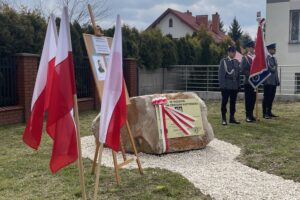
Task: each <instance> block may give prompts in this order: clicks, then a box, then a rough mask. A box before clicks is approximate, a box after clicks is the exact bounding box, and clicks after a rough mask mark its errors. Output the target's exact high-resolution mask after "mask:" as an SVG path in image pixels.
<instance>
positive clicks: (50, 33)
mask: <svg viewBox="0 0 300 200" xmlns="http://www.w3.org/2000/svg"><path fill="white" fill-rule="evenodd" d="M56 44H57V30H56V25H55V19H54V16H53V15H52V14H51V15H50V18H49V22H48V27H47V33H46V37H45V43H44V46H43V51H42V56H41V60H40V64H39V70H38V74H37V77H36V82H35V86H34V91H33V95H32V101H31V110H32V109H33V106H34V104H35V102H36V100H37V99H38V98H39V96H40V95H41V93H42V91H43V90H44V89H45V87H46V83H47V74H48V63H49V61H50V60H52V59H53V58H55V54H56Z"/></svg>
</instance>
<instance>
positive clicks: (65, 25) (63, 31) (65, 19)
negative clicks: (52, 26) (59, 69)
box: [55, 7, 72, 66]
mask: <svg viewBox="0 0 300 200" xmlns="http://www.w3.org/2000/svg"><path fill="white" fill-rule="evenodd" d="M66 43H67V44H66ZM57 44H58V45H57V53H56V58H55V66H57V65H58V64H60V63H61V62H62V61H64V60H65V59H66V58H67V57H68V53H69V52H71V51H72V44H71V35H70V22H69V15H68V8H67V7H64V9H63V14H62V16H61V22H60V28H59V38H58V41H57Z"/></svg>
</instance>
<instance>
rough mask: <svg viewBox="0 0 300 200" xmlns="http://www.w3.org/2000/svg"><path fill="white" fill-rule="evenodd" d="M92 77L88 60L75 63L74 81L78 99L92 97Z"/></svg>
mask: <svg viewBox="0 0 300 200" xmlns="http://www.w3.org/2000/svg"><path fill="white" fill-rule="evenodd" d="M92 77H93V76H92V73H91V70H90V64H89V61H88V60H83V61H76V62H75V80H76V89H77V96H78V98H84V97H91V96H92V88H91V87H92V84H91V81H92Z"/></svg>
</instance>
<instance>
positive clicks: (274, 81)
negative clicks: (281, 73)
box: [263, 43, 280, 119]
mask: <svg viewBox="0 0 300 200" xmlns="http://www.w3.org/2000/svg"><path fill="white" fill-rule="evenodd" d="M267 49H268V53H269V55H268V56H267V63H266V64H267V66H268V69H269V71H270V72H271V75H270V76H269V77H268V78H267V79H266V81H265V82H264V99H263V117H264V118H265V119H270V118H272V117H278V116H276V115H274V114H273V113H272V105H273V101H274V98H275V94H276V87H277V86H279V85H280V82H279V77H278V64H277V59H276V58H275V57H274V55H275V53H276V44H275V43H273V44H270V45H268V46H267Z"/></svg>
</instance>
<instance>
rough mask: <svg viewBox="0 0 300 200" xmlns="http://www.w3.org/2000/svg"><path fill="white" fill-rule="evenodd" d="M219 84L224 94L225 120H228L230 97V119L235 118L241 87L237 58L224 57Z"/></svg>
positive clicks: (222, 110) (222, 109) (223, 108)
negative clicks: (227, 106)
mask: <svg viewBox="0 0 300 200" xmlns="http://www.w3.org/2000/svg"><path fill="white" fill-rule="evenodd" d="M219 86H220V89H221V94H222V105H221V113H222V119H223V122H224V121H226V112H227V108H226V105H227V103H228V99H229V98H230V121H235V120H234V114H235V111H236V109H235V104H236V98H237V94H238V90H239V88H240V67H239V63H238V61H237V60H235V59H231V58H230V57H227V58H224V59H222V60H221V62H220V67H219Z"/></svg>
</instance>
